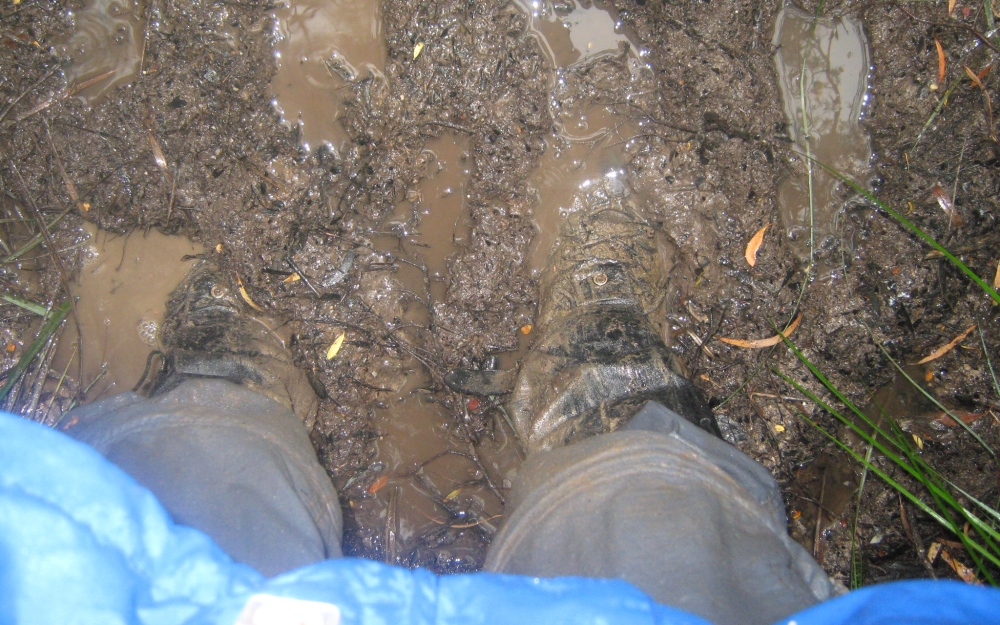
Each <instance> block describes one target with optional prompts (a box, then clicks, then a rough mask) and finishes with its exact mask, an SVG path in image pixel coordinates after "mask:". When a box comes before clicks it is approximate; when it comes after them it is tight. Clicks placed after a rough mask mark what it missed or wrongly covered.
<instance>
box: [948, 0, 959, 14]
mask: <svg viewBox="0 0 1000 625" xmlns="http://www.w3.org/2000/svg"><path fill="white" fill-rule="evenodd" d="M957 1H958V0H948V15H951V14H952V13H954V12H955V2H957Z"/></svg>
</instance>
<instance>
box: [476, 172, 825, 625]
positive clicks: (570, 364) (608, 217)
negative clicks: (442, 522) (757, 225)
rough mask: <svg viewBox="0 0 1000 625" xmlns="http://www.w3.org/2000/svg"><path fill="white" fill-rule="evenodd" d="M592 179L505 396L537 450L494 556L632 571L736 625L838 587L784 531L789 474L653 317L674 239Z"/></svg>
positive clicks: (532, 569) (616, 189) (769, 617)
mask: <svg viewBox="0 0 1000 625" xmlns="http://www.w3.org/2000/svg"><path fill="white" fill-rule="evenodd" d="M594 187H595V188H594V189H593V190H592V191H590V192H589V193H587V194H586V195H584V196H582V197H578V198H577V199H576V200H575V201H574V211H572V213H571V214H570V216H569V217H568V219H567V222H566V224H565V225H564V228H563V231H562V233H561V235H560V239H559V241H557V243H556V245H555V248H554V251H553V253H552V255H551V257H550V259H549V262H548V264H547V266H546V269H545V271H544V272H543V274H542V276H541V280H540V281H541V288H542V295H541V306H540V310H539V315H538V325H539V334H538V339H537V343H536V344H535V345H534V346H533V347H532V350H531V352H530V353H529V354H528V357H527V358H526V360H525V362H524V364H523V366H522V367H521V370H520V371H519V373H518V378H517V382H516V384H515V385H514V391H513V393H512V395H511V400H510V402H509V406H508V408H509V412H510V414H511V417H512V421H513V423H514V426H515V428H516V429H517V432H518V435H519V437H520V438H521V440H522V442H523V444H524V446H525V448H526V449H527V451H528V459H527V460H526V461H525V463H524V465H522V467H521V469H520V472H519V475H518V476H517V478H516V479H515V480H514V483H515V486H514V490H513V492H512V493H511V496H510V499H509V500H508V508H507V519H506V522H505V524H504V527H503V528H502V529H501V531H500V533H499V534H498V536H497V538H496V539H495V541H494V543H493V545H492V546H491V549H490V553H489V555H488V556H487V560H486V567H487V568H489V569H491V570H495V571H501V572H505V573H520V574H525V575H539V576H553V575H583V576H592V577H619V578H624V579H626V580H628V581H630V582H632V583H633V584H635V585H636V586H638V587H639V588H640V589H642V590H644V591H646V592H647V593H649V594H650V595H651V596H652V597H653V598H655V599H657V600H658V601H660V602H662V603H665V604H668V605H671V606H673V607H677V608H681V609H685V610H688V611H691V612H694V613H695V614H699V615H700V616H703V617H706V618H708V619H710V620H712V621H715V622H717V623H725V624H741V625H742V624H747V625H750V624H758V623H771V622H774V621H775V620H777V619H778V618H780V617H783V616H787V615H789V614H791V613H793V612H795V611H796V610H799V609H801V608H804V607H806V606H808V605H811V604H812V603H815V602H817V601H821V600H823V599H826V598H827V597H828V596H829V595H830V588H831V587H830V582H829V580H828V579H827V577H826V575H825V574H824V573H823V571H822V569H821V568H820V567H819V566H818V565H817V564H816V562H815V561H813V560H812V558H810V557H809V555H808V554H807V553H806V552H805V551H804V550H803V549H802V548H801V547H800V546H799V545H797V544H795V543H794V542H793V541H792V540H791V539H789V537H788V535H787V532H786V528H785V517H784V510H783V506H782V502H781V497H780V494H779V492H778V489H777V484H775V482H774V480H773V478H772V477H771V476H770V475H769V474H768V472H767V471H766V470H765V469H764V468H763V467H762V466H760V465H759V464H757V463H755V462H753V461H752V460H751V459H749V458H747V457H746V456H744V455H743V454H742V453H740V452H739V451H738V450H736V449H735V448H734V447H731V446H730V445H728V444H726V443H725V442H724V441H722V440H721V439H720V438H718V437H717V436H716V434H717V432H718V428H717V426H716V424H715V421H714V418H713V416H712V413H711V411H709V410H708V408H707V407H706V406H705V404H704V402H703V400H702V399H701V397H700V395H699V393H698V391H697V389H695V388H694V387H693V386H692V385H691V384H690V383H689V382H688V381H687V380H686V379H684V378H683V377H682V376H680V375H678V374H677V373H676V372H675V371H674V363H673V357H672V354H671V353H670V351H669V350H668V349H667V347H666V345H665V343H664V341H663V339H662V338H661V337H662V336H664V329H663V327H662V323H660V324H658V323H657V322H656V320H657V319H660V320H661V321H662V314H660V311H661V308H660V306H661V305H662V302H663V298H662V294H663V293H664V292H665V291H666V290H667V289H668V276H669V273H670V272H669V267H668V260H667V259H666V258H665V254H664V250H665V249H667V248H668V246H667V245H665V244H663V243H662V242H661V241H660V240H659V238H658V237H659V236H660V235H659V234H657V232H656V229H655V228H653V227H652V226H651V225H650V224H649V223H648V222H647V221H646V220H645V218H644V216H643V214H642V212H641V211H640V210H638V209H637V207H636V206H635V204H634V203H633V202H632V200H631V198H630V193H629V190H628V188H627V187H626V185H625V183H624V182H623V181H622V180H620V179H619V178H606V179H604V180H601V181H600V182H598V184H596V185H594ZM665 406H669V407H671V408H674V409H675V410H677V411H678V412H680V413H681V414H683V415H684V416H683V417H681V416H680V415H678V414H677V413H675V412H673V411H672V410H669V409H667V408H666V407H665Z"/></svg>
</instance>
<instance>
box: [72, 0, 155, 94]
mask: <svg viewBox="0 0 1000 625" xmlns="http://www.w3.org/2000/svg"><path fill="white" fill-rule="evenodd" d="M72 17H73V19H74V23H75V26H76V27H75V29H74V31H73V34H72V35H70V36H69V37H68V38H67V39H66V40H65V41H62V42H59V43H58V44H57V45H56V49H57V50H58V51H59V53H60V54H62V55H65V56H69V57H72V58H73V64H72V65H71V66H70V68H69V70H68V71H67V78H68V79H69V82H70V84H72V85H77V86H80V85H83V84H85V83H87V82H88V81H93V80H95V79H98V78H100V80H96V82H94V83H93V84H92V85H90V86H88V87H86V88H85V89H82V90H80V91H79V92H78V95H80V96H81V97H83V98H85V99H87V100H88V101H91V102H93V101H94V100H95V99H97V98H99V97H100V96H101V95H102V94H104V93H106V92H107V91H108V90H110V89H112V88H113V87H117V86H118V85H122V84H125V83H127V82H129V81H130V80H132V78H134V77H135V75H136V74H137V73H138V71H139V64H140V63H141V61H142V52H143V43H144V41H145V36H144V32H143V27H144V25H145V21H146V20H145V16H144V5H143V3H141V2H139V1H138V0H92V2H91V3H90V4H89V5H87V7H85V8H84V9H83V10H81V11H80V12H79V13H77V14H76V15H73V16H72ZM102 77H103V78H102Z"/></svg>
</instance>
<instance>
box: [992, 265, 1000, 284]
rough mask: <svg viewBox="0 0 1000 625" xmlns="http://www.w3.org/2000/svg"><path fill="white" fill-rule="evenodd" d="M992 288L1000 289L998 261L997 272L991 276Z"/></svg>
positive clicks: (999, 266)
mask: <svg viewBox="0 0 1000 625" xmlns="http://www.w3.org/2000/svg"><path fill="white" fill-rule="evenodd" d="M993 288H994V289H1000V260H998V261H997V272H996V274H995V275H994V276H993Z"/></svg>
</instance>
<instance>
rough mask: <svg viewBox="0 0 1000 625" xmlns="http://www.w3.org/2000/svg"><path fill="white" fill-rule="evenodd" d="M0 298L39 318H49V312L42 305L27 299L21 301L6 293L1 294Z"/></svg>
mask: <svg viewBox="0 0 1000 625" xmlns="http://www.w3.org/2000/svg"><path fill="white" fill-rule="evenodd" d="M0 298H3V299H4V300H6V301H8V302H10V303H11V304H14V305H15V306H20V307H21V308H23V309H25V310H27V311H28V312H30V313H34V314H36V315H38V316H39V317H48V316H49V310H48V309H47V308H45V306H42V305H41V304H36V303H35V302H31V301H28V300H26V299H21V298H20V297H16V296H14V295H8V294H6V293H0Z"/></svg>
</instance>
